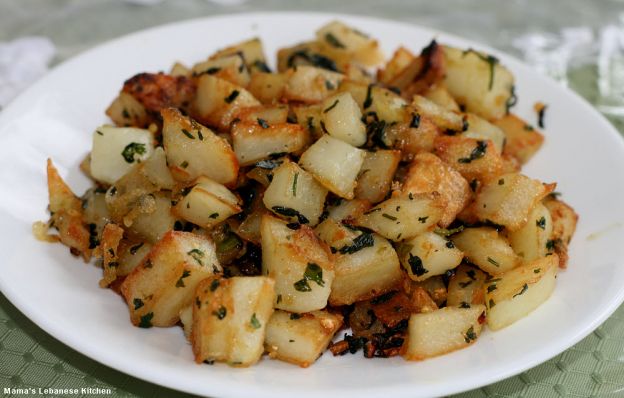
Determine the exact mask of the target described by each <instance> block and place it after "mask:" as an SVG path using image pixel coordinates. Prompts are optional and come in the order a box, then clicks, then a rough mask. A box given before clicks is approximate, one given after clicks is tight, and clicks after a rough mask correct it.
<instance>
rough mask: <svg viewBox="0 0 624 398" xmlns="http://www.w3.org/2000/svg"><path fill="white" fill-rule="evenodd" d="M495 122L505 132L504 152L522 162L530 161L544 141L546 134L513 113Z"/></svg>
mask: <svg viewBox="0 0 624 398" xmlns="http://www.w3.org/2000/svg"><path fill="white" fill-rule="evenodd" d="M493 123H494V124H495V125H496V126H498V127H499V128H500V129H501V130H503V132H504V133H505V138H506V141H505V148H504V149H503V154H507V155H510V156H512V157H514V158H515V159H518V161H519V162H520V164H525V163H526V162H528V161H529V159H531V158H532V157H533V155H535V153H536V152H537V151H538V150H539V149H540V147H541V146H542V144H543V143H544V136H543V135H542V134H541V133H540V132H539V131H537V130H535V128H533V126H531V125H530V124H528V123H527V122H525V121H524V120H522V119H520V118H519V117H518V116H516V115H514V114H513V113H508V114H506V115H505V116H503V117H502V118H500V119H497V120H494V121H493Z"/></svg>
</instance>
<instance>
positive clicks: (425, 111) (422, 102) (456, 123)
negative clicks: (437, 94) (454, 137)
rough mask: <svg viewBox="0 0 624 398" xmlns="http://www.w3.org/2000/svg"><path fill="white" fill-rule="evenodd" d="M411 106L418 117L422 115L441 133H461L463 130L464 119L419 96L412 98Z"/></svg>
mask: <svg viewBox="0 0 624 398" xmlns="http://www.w3.org/2000/svg"><path fill="white" fill-rule="evenodd" d="M411 106H412V108H414V109H415V110H416V112H417V113H418V114H419V115H423V116H425V117H427V118H428V119H429V120H431V121H433V122H434V123H435V124H436V126H438V127H439V128H440V129H442V131H447V130H451V131H455V132H461V131H464V130H465V128H464V127H465V126H464V117H463V116H462V115H460V114H459V113H456V112H453V111H450V110H448V109H446V108H445V107H443V106H441V105H438V104H436V103H435V102H433V101H431V100H428V99H427V98H425V97H423V96H421V95H415V96H414V99H413V100H412V104H411Z"/></svg>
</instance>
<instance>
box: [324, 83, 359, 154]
mask: <svg viewBox="0 0 624 398" xmlns="http://www.w3.org/2000/svg"><path fill="white" fill-rule="evenodd" d="M321 109H322V110H321V121H320V123H321V127H322V129H323V131H326V132H327V134H329V135H331V136H332V137H335V138H338V139H339V140H342V141H344V142H346V143H347V144H350V145H353V146H355V147H357V146H361V145H364V144H365V143H366V125H365V124H364V123H363V122H362V120H361V119H362V112H361V111H360V108H359V106H358V104H357V103H356V102H355V100H354V99H353V97H352V96H351V94H349V93H346V92H342V93H338V94H335V95H332V96H331V97H327V98H325V100H324V101H323V103H322V104H321Z"/></svg>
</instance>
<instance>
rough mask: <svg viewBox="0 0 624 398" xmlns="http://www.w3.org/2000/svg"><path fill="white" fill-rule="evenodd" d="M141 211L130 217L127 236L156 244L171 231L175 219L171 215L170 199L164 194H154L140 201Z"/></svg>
mask: <svg viewBox="0 0 624 398" xmlns="http://www.w3.org/2000/svg"><path fill="white" fill-rule="evenodd" d="M140 201H141V202H142V204H143V205H144V206H142V210H141V211H139V212H137V213H138V214H136V216H135V217H132V224H131V225H129V226H128V234H129V235H130V236H131V237H133V238H135V239H140V240H145V241H147V242H150V243H156V242H157V241H159V240H160V239H162V237H163V236H164V235H165V234H166V233H167V232H168V231H170V230H171V229H173V226H174V224H175V222H176V218H175V217H174V216H173V214H172V213H171V210H172V209H171V197H170V195H169V194H167V193H164V192H156V193H153V194H150V195H147V196H145V197H142V198H141V200H140Z"/></svg>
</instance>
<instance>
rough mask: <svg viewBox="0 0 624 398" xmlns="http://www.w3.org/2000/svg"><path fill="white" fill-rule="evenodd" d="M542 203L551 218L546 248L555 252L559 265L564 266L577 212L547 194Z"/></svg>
mask: <svg viewBox="0 0 624 398" xmlns="http://www.w3.org/2000/svg"><path fill="white" fill-rule="evenodd" d="M544 205H545V206H546V208H547V209H548V211H549V212H550V218H551V220H552V234H551V236H550V238H549V239H548V241H547V242H546V249H547V250H548V251H549V252H555V253H557V254H558V256H559V267H561V268H566V264H567V262H568V245H569V244H570V241H571V240H572V236H573V235H574V231H575V230H576V223H577V222H578V214H576V212H575V211H574V209H573V208H572V207H570V206H569V205H568V204H566V203H565V202H564V201H562V200H560V199H557V198H555V197H554V196H553V195H548V196H547V197H546V198H545V199H544Z"/></svg>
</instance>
